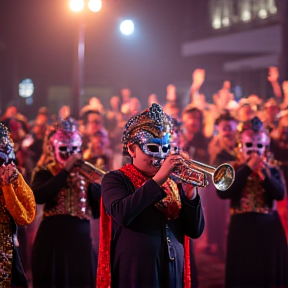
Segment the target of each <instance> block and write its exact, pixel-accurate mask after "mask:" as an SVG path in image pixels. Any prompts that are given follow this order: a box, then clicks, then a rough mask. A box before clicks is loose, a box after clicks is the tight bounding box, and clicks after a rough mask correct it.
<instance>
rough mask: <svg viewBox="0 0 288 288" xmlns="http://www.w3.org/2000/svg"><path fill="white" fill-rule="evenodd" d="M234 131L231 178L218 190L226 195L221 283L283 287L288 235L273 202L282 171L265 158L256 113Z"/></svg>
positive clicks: (265, 142) (279, 195)
mask: <svg viewBox="0 0 288 288" xmlns="http://www.w3.org/2000/svg"><path fill="white" fill-rule="evenodd" d="M237 133H238V137H237V142H238V149H239V153H238V160H237V161H236V162H235V163H234V169H235V181H234V183H233V184H232V185H231V187H230V188H229V189H227V190H226V191H217V192H218V196H219V197H220V198H222V199H230V211H231V219H230V225H229V228H228V237H227V255H226V279H225V286H226V287H229V288H230V287H246V288H249V287H253V288H255V287H288V258H287V257H288V256H287V255H288V252H287V241H286V236H285V233H284V229H283V226H282V224H281V221H280V218H279V215H278V212H277V210H276V206H275V204H276V201H279V200H282V199H283V197H284V195H285V186H284V181H283V177H282V174H281V171H280V169H279V168H278V167H277V166H274V165H273V166H271V165H270V164H269V163H268V162H267V161H266V157H265V153H266V152H267V150H268V149H269V143H270V138H269V135H268V132H267V131H266V130H265V129H264V128H263V123H262V122H261V121H260V120H259V118H257V117H254V118H253V119H252V120H249V121H247V122H244V123H240V125H239V129H238V132H237ZM276 267H277V268H276Z"/></svg>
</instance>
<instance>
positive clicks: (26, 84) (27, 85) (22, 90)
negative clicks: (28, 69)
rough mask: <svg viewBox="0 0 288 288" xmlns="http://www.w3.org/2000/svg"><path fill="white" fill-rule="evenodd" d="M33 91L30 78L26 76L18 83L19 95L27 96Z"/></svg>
mask: <svg viewBox="0 0 288 288" xmlns="http://www.w3.org/2000/svg"><path fill="white" fill-rule="evenodd" d="M33 93H34V84H33V82H32V80H31V79H29V78H26V79H24V80H22V81H21V82H20V83H19V95H20V96H21V97H23V98H28V97H30V96H32V95H33Z"/></svg>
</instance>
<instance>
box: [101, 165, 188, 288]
mask: <svg viewBox="0 0 288 288" xmlns="http://www.w3.org/2000/svg"><path fill="white" fill-rule="evenodd" d="M119 170H120V171H121V172H122V173H123V174H124V175H126V176H127V177H128V178H129V179H130V180H131V182H132V183H133V185H134V187H135V189H138V188H140V187H141V186H142V185H143V184H144V183H145V182H146V181H147V180H148V179H150V178H149V177H147V176H145V175H143V174H142V173H141V172H140V171H139V170H138V169H137V168H136V167H135V166H134V165H133V164H126V165H125V166H123V167H122V168H120V169H119ZM162 189H164V190H165V192H166V193H167V196H166V197H165V198H164V199H162V200H161V201H159V202H158V203H156V204H155V206H156V207H157V208H158V209H159V210H160V211H162V212H163V213H164V214H165V216H166V218H167V219H176V218H178V216H179V213H180V209H181V201H180V196H179V191H178V187H177V185H176V183H175V182H173V181H172V180H171V179H169V178H168V180H167V181H166V182H165V183H164V184H163V186H162ZM111 231H112V221H110V217H109V216H108V214H107V213H106V211H105V208H104V206H103V203H102V199H101V205H100V238H99V255H98V270H97V283H96V287H97V288H109V287H111V269H110V241H111ZM184 252H185V254H184V288H190V287H191V272H190V245H189V237H187V236H185V238H184Z"/></svg>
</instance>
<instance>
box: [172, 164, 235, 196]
mask: <svg viewBox="0 0 288 288" xmlns="http://www.w3.org/2000/svg"><path fill="white" fill-rule="evenodd" d="M207 174H208V175H211V177H212V181H213V184H214V186H215V187H216V188H217V189H218V190H221V191H225V190H227V189H228V188H229V187H230V186H231V185H232V183H233V182H234V179H235V171H234V168H233V167H232V166H231V165H230V164H228V163H223V164H221V165H219V166H218V167H213V166H209V165H207V164H203V163H201V162H198V161H195V160H191V159H185V158H181V160H180V163H179V165H177V166H176V167H175V168H174V169H173V172H172V173H171V175H172V177H174V178H176V181H180V182H185V183H189V184H192V185H194V186H198V187H206V186H207V185H208V184H209V181H208V180H207Z"/></svg>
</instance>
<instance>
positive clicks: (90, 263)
mask: <svg viewBox="0 0 288 288" xmlns="http://www.w3.org/2000/svg"><path fill="white" fill-rule="evenodd" d="M81 144H82V140H81V137H80V134H79V132H78V130H77V125H76V122H75V120H73V119H71V118H69V119H67V120H62V121H61V122H59V123H56V124H55V125H54V129H51V131H50V132H49V134H48V135H47V145H48V149H49V151H51V154H52V155H53V159H54V160H53V161H52V162H49V163H48V164H46V165H44V166H41V167H37V168H36V169H35V171H34V173H33V177H32V189H33V192H34V195H35V199H36V202H37V204H44V208H43V220H42V222H41V224H40V226H39V229H38V231H37V235H36V238H35V241H34V245H33V251H32V276H33V287H34V288H37V287H41V288H43V287H49V288H51V287H59V288H60V287H61V288H64V287H69V288H71V287H75V288H76V287H77V288H79V287H81V288H82V287H83V288H84V287H85V288H86V287H89V288H90V287H93V288H95V277H96V275H95V274H96V263H95V262H96V261H95V260H96V259H95V255H94V251H93V248H92V241H91V237H90V221H89V220H90V217H91V216H93V217H94V218H96V217H99V199H100V185H99V184H96V183H92V182H91V181H90V179H89V178H87V177H86V176H82V175H83V174H82V173H81V170H79V167H78V166H79V165H78V164H79V163H83V161H82V155H81V150H80V147H81Z"/></svg>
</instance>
